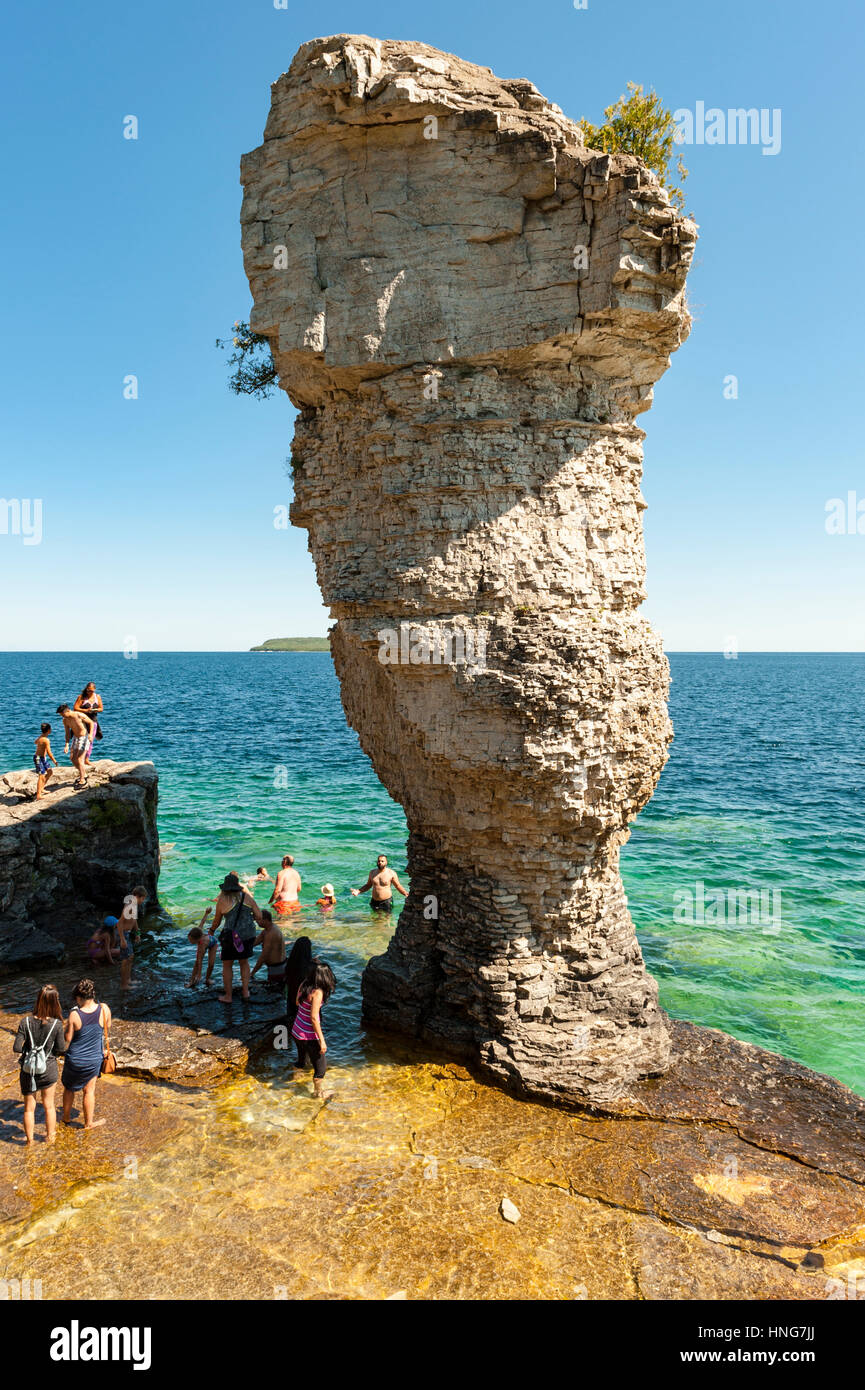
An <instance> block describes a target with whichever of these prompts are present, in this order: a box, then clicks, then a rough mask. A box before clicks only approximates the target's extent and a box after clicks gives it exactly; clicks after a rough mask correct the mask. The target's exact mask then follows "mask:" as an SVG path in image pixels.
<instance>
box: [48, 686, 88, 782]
mask: <svg viewBox="0 0 865 1390" xmlns="http://www.w3.org/2000/svg"><path fill="white" fill-rule="evenodd" d="M57 713H58V714H59V715H60V716H61V718H62V720H63V728H64V729H65V731H66V746H65V747H64V749H63V752H64V753H68V754H69V756H70V758H71V759H72V766H73V767H74V768H75V771H76V772H77V773H78V781H77V782H76V783H75V786H76V787H86V785H87V778H86V776H85V773H84V758H85V756H86V754H87V749H88V748H89V747H90V744H91V742H92V740H93V737H94V730H95V728H96V721H95V719H91V718H90V715H89V714H85V713H84V711H83V710H80V709H78V710H73V709H70V708H69V706H68V705H58V706H57Z"/></svg>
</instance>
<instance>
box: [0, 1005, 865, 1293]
mask: <svg viewBox="0 0 865 1390" xmlns="http://www.w3.org/2000/svg"><path fill="white" fill-rule="evenodd" d="M158 1026H159V1025H157V1024H154V1025H153V1027H154V1028H155V1027H158ZM670 1026H671V1035H672V1041H673V1059H672V1065H671V1068H670V1071H669V1073H668V1074H667V1076H666V1077H665V1078H664V1079H663V1080H662V1081H660V1082H652V1083H647V1084H645V1085H644V1086H642V1087H637V1088H635V1089H634V1092H633V1093H632V1094H630V1095H628V1096H627V1097H623V1098H622V1099H621V1100H620V1102H618V1109H619V1112H620V1113H619V1114H617V1115H613V1114H611V1113H600V1112H599V1111H598V1110H596V1111H595V1112H594V1113H591V1114H589V1113H586V1112H579V1113H568V1112H566V1111H564V1110H562V1109H560V1108H558V1107H553V1106H543V1105H539V1104H536V1103H530V1102H526V1101H522V1100H519V1099H516V1098H514V1097H513V1096H509V1095H507V1094H505V1093H503V1092H501V1091H499V1090H496V1089H492V1088H490V1087H487V1086H485V1085H483V1084H481V1083H479V1082H478V1081H477V1080H476V1079H475V1078H474V1077H472V1076H471V1075H470V1074H469V1073H468V1072H467V1071H466V1070H464V1069H463V1068H462V1067H460V1066H457V1065H454V1064H451V1063H443V1064H437V1063H430V1062H418V1061H417V1058H416V1054H413V1053H412V1052H411V1051H408V1050H405V1049H394V1048H392V1047H390V1046H388V1048H387V1050H384V1048H382V1047H380V1046H379V1045H378V1043H375V1042H370V1044H369V1052H368V1058H367V1062H366V1064H365V1065H364V1066H362V1067H354V1068H342V1067H340V1066H339V1065H338V1064H337V1065H334V1066H333V1068H332V1070H331V1071H330V1072H329V1074H328V1083H329V1084H330V1085H331V1086H332V1088H333V1091H334V1094H333V1096H332V1098H331V1099H330V1100H328V1101H327V1102H326V1103H325V1104H323V1105H322V1104H321V1103H319V1102H317V1101H315V1100H314V1099H313V1098H312V1096H311V1094H310V1086H309V1084H308V1082H301V1083H293V1082H292V1081H291V1080H290V1072H288V1071H287V1069H286V1064H285V1057H284V1054H282V1055H280V1054H278V1053H276V1052H272V1053H270V1054H265V1055H264V1056H263V1057H261V1058H259V1059H258V1061H257V1062H256V1073H255V1075H253V1074H250V1073H245V1074H241V1073H237V1074H235V1075H234V1076H233V1077H232V1078H231V1079H230V1080H228V1081H227V1082H225V1083H224V1084H222V1085H220V1086H218V1087H217V1088H216V1089H211V1090H209V1091H207V1092H204V1091H194V1090H187V1091H181V1090H178V1089H176V1088H174V1087H167V1086H161V1085H152V1084H150V1085H145V1084H142V1083H140V1082H138V1081H135V1080H123V1079H121V1080H119V1081H116V1080H115V1081H109V1082H103V1083H101V1084H100V1089H99V1113H100V1114H102V1115H105V1116H106V1118H107V1119H108V1121H109V1123H108V1125H106V1127H105V1129H104V1130H102V1131H98V1132H97V1131H94V1132H93V1133H92V1134H88V1135H85V1134H83V1133H82V1132H80V1131H76V1132H69V1133H64V1134H63V1135H61V1138H60V1140H59V1141H58V1144H57V1146H56V1148H55V1149H54V1151H53V1153H52V1152H48V1151H46V1150H45V1148H44V1145H42V1144H41V1143H40V1144H37V1145H36V1146H35V1150H34V1152H33V1153H31V1154H26V1153H25V1152H24V1150H23V1149H22V1148H21V1147H19V1146H18V1144H17V1143H16V1142H14V1141H15V1139H16V1138H17V1135H18V1132H19V1131H18V1124H17V1116H18V1113H19V1111H20V1104H19V1103H18V1102H15V1101H13V1100H11V1099H10V1098H9V1097H11V1096H12V1094H13V1092H12V1090H11V1088H10V1085H9V1083H10V1081H11V1080H12V1077H11V1074H10V1073H9V1072H7V1073H6V1074H5V1075H4V1077H3V1080H4V1081H5V1082H6V1083H7V1084H6V1087H5V1089H4V1090H3V1093H2V1094H3V1096H5V1097H6V1099H5V1100H4V1101H3V1102H2V1107H0V1114H2V1118H3V1129H2V1139H3V1140H4V1142H3V1143H0V1210H2V1212H3V1217H2V1224H0V1278H6V1279H15V1278H17V1279H24V1278H30V1279H31V1280H33V1279H37V1278H42V1280H43V1286H44V1287H43V1296H44V1297H45V1298H66V1297H73V1296H74V1297H81V1298H104V1297H113V1296H123V1297H125V1298H133V1299H134V1298H159V1297H170V1298H224V1297H225V1295H226V1291H227V1290H230V1292H231V1295H232V1297H236V1298H242V1297H249V1298H263V1299H273V1298H276V1299H282V1298H289V1299H298V1298H299V1299H307V1298H316V1299H322V1298H323V1299H380V1298H393V1297H405V1298H407V1299H410V1300H411V1299H429V1298H432V1299H447V1298H461V1299H517V1298H520V1299H523V1298H528V1299H554V1300H560V1299H566V1300H572V1299H578V1300H582V1299H589V1300H592V1299H617V1300H618V1299H621V1300H627V1299H640V1298H643V1299H704V1298H705V1299H720V1300H727V1299H740V1298H743V1299H756V1300H760V1299H796V1300H810V1299H820V1300H822V1299H827V1298H833V1297H834V1298H837V1297H840V1296H841V1294H839V1290H841V1291H842V1292H843V1291H844V1290H846V1289H848V1288H849V1287H850V1286H851V1283H852V1286H853V1287H856V1282H855V1281H856V1280H857V1279H858V1278H862V1279H863V1280H865V1162H863V1142H862V1119H863V1109H865V1102H863V1101H862V1100H861V1099H860V1098H859V1097H857V1096H855V1095H853V1093H852V1092H850V1091H848V1090H846V1088H845V1087H843V1086H841V1085H840V1084H839V1083H837V1082H834V1081H832V1080H830V1079H829V1078H826V1077H820V1076H817V1075H815V1074H814V1073H812V1072H808V1071H806V1070H805V1069H804V1068H802V1067H798V1066H796V1065H795V1064H794V1063H791V1062H787V1061H785V1060H784V1059H783V1058H778V1057H773V1056H772V1055H771V1054H769V1053H765V1052H761V1051H760V1050H759V1049H757V1048H751V1047H749V1046H747V1045H746V1044H741V1043H737V1042H735V1041H734V1040H732V1039H729V1038H726V1037H725V1036H724V1035H723V1034H720V1033H715V1032H713V1031H711V1030H708V1029H700V1028H694V1027H692V1026H691V1025H688V1024H677V1023H671V1025H670ZM130 1159H132V1160H134V1163H133V1165H132V1171H134V1173H135V1177H134V1178H131V1177H130V1176H129V1172H130V1166H129V1165H130ZM503 1198H507V1199H508V1200H509V1201H510V1202H512V1203H513V1205H514V1206H515V1207H516V1209H517V1211H518V1213H519V1220H517V1221H516V1222H515V1223H513V1224H511V1223H509V1222H507V1221H505V1220H504V1219H503V1217H502V1215H501V1206H502V1199H503ZM863 1287H865V1285H863Z"/></svg>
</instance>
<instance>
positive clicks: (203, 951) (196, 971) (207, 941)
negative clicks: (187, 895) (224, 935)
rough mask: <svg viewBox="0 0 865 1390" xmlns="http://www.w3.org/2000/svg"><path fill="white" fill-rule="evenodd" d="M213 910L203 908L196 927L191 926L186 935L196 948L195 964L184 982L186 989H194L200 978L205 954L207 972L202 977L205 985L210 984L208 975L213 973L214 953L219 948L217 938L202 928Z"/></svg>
mask: <svg viewBox="0 0 865 1390" xmlns="http://www.w3.org/2000/svg"><path fill="white" fill-rule="evenodd" d="M212 911H213V908H212V907H206V908H205V909H204V915H203V916H202V918H201V921H200V922H199V924H198V926H197V927H193V928H192V930H191V931H190V932H189V934H188V935H187V938H186V939H187V941H189V942H191V944H192V945H193V946H194V947H195V948H196V951H195V965H194V966H193V968H192V976H191V978H190V979H189V980H187V982H186V988H187V989H194V988H195V986H196V985H197V984H198V982H199V981H200V979H201V967H202V966H203V964H204V957H205V956H207V974H206V975H205V977H204V984H205V987H206V986H207V985H209V984H210V977H211V975H212V974H213V967H214V965H215V964H216V953H217V950H218V949H219V938H218V937H216V936H214V935H213V934H212V932H209V931H207V932H206V931H205V930H204V924H205V922H206V921H207V919H208V917H209V916H210V914H211V912H212Z"/></svg>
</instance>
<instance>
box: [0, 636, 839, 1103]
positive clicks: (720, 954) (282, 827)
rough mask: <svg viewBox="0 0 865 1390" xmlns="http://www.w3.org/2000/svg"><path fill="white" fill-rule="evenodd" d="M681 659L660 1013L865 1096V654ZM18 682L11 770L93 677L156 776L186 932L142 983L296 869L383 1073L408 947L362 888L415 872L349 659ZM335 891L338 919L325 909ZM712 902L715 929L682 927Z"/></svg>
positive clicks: (126, 663) (661, 840) (22, 671)
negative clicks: (369, 751) (757, 905)
mask: <svg viewBox="0 0 865 1390" xmlns="http://www.w3.org/2000/svg"><path fill="white" fill-rule="evenodd" d="M670 660H671V666H672V670H673V687H672V691H671V700H670V708H671V714H672V717H673V722H674V725H675V729H676V738H675V742H674V744H673V748H672V752H671V756H670V761H669V763H668V764H667V767H666V768H665V770H664V773H663V774H662V777H661V781H660V784H659V787H658V791H657V792H656V794H655V797H654V798H653V800H652V802H651V803H650V804H649V806H648V807H647V809H646V810H645V811H644V812H643V814H642V815H641V816H640V818H639V820H638V821H637V823H636V826H635V828H634V833H633V835H632V838H631V841H630V843H629V845H628V846H627V847H626V849H625V851H624V853H623V860H622V874H623V878H624V880H625V886H626V889H627V892H628V898H629V902H630V907H631V912H632V914H633V917H634V920H635V922H636V925H637V930H638V933H639V937H640V940H641V942H642V944H643V948H644V951H645V955H646V959H647V963H648V965H649V968H650V969H651V970H652V972H653V974H654V975H655V976H656V978H657V979H658V981H659V983H660V989H661V1000H662V1003H663V1005H664V1007H665V1008H666V1009H667V1010H668V1011H669V1012H670V1013H672V1014H674V1015H676V1016H678V1017H682V1018H689V1019H692V1020H693V1021H694V1022H698V1023H704V1024H709V1025H711V1026H713V1027H717V1028H722V1029H724V1030H725V1031H727V1032H729V1033H732V1034H733V1035H734V1036H736V1037H740V1038H743V1039H746V1040H747V1041H750V1042H755V1043H759V1044H761V1045H762V1046H764V1047H769V1048H771V1049H773V1050H774V1051H778V1052H782V1053H784V1054H786V1055H787V1056H790V1057H795V1058H797V1059H798V1060H799V1061H802V1062H804V1063H806V1064H807V1065H808V1066H811V1067H814V1068H816V1069H817V1070H820V1071H825V1072H828V1073H830V1074H831V1075H833V1076H837V1077H838V1078H839V1079H840V1080H842V1081H845V1082H847V1084H848V1085H851V1086H853V1087H855V1088H856V1089H857V1090H859V1091H863V1092H865V1009H863V1005H865V799H863V792H865V699H863V696H865V655H855V654H854V655H846V654H838V655H802V654H794V655H785V654H767V655H743V656H740V657H739V658H738V660H725V659H724V658H723V657H722V656H720V655H679V656H675V655H674V656H672V657H671V659H670ZM0 673H2V676H3V678H4V679H5V683H6V686H7V688H8V689H10V690H12V691H13V692H14V699H13V701H12V704H13V709H12V713H11V716H10V717H9V719H8V722H7V723H6V725H5V727H4V728H3V730H2V733H0V766H2V767H3V768H4V769H8V768H13V767H24V766H26V765H27V764H28V762H29V759H30V756H31V752H32V740H33V739H34V738H35V737H36V734H37V732H38V726H39V722H40V721H41V720H42V719H49V720H50V721H51V722H52V723H53V724H55V725H58V724H59V720H58V718H57V717H56V716H55V715H54V713H53V712H54V710H55V708H56V706H57V704H58V703H59V702H60V701H61V700H63V699H67V700H69V701H70V702H71V700H72V698H73V697H74V695H75V694H77V692H78V691H79V690H80V689H81V687H82V686H83V684H84V682H85V681H86V680H87V679H88V678H90V679H93V680H95V681H96V683H97V687H98V689H99V690H100V692H101V693H102V695H103V699H104V700H105V704H106V714H105V718H104V728H105V735H106V736H105V739H104V740H103V742H102V744H101V745H100V748H99V752H100V754H101V755H104V756H105V757H116V758H120V759H123V758H152V759H153V761H154V762H155V763H156V764H157V767H158V768H159V773H160V816H159V823H160V838H161V840H162V842H163V846H164V858H163V868H162V876H161V879H160V893H161V897H162V901H163V904H164V906H165V907H166V908H167V910H168V911H169V912H170V913H171V914H172V915H173V916H174V917H175V919H176V922H177V924H178V928H177V929H172V928H167V929H166V931H165V932H164V933H163V934H162V935H160V936H154V937H153V938H152V939H151V940H150V941H149V942H148V943H147V945H146V946H145V948H144V950H143V951H142V954H141V961H140V968H142V969H144V970H148V971H152V970H156V969H159V970H167V971H169V972H171V973H172V974H175V973H176V974H177V976H178V977H179V976H180V975H181V973H182V972H184V971H187V970H188V969H189V965H190V948H189V947H188V945H187V943H186V939H185V932H186V930H187V929H188V925H189V924H190V923H191V922H192V921H193V920H197V918H198V916H199V915H200V912H201V911H202V909H203V906H204V905H205V903H206V901H207V899H208V898H212V897H213V896H214V894H215V892H216V885H217V883H218V882H219V880H220V879H221V878H222V877H223V875H224V874H225V872H226V871H227V870H229V869H237V870H238V871H240V872H242V873H251V872H253V871H254V869H255V868H256V867H257V865H258V864H260V863H263V864H266V865H267V867H268V868H269V869H270V871H271V873H274V872H275V869H276V866H277V865H278V863H279V860H280V858H281V856H282V854H284V853H286V852H291V853H292V854H294V855H295V858H296V861H297V867H298V868H299V869H300V871H301V874H302V876H303V880H304V894H303V897H304V899H305V901H306V903H307V906H306V907H305V908H304V912H303V914H302V917H303V930H305V931H306V932H307V934H309V935H310V936H312V937H313V940H314V943H315V945H316V948H317V949H319V950H320V951H321V953H322V954H324V955H325V956H326V957H327V959H328V960H329V961H330V962H331V964H332V965H333V968H334V970H335V971H336V974H337V977H338V979H339V980H340V986H341V987H340V989H339V990H338V992H337V995H336V996H334V999H333V1000H332V1001H331V1003H330V1005H329V1006H328V1015H329V1018H328V1027H329V1033H328V1038H329V1042H330V1050H331V1052H332V1055H333V1060H334V1062H336V1063H341V1064H342V1065H349V1066H350V1065H360V1064H362V1062H363V1060H364V1058H365V1057H366V1056H368V1049H367V1048H366V1047H365V1043H364V1038H363V1033H362V1030H361V1028H360V1010H359V996H358V988H357V986H358V982H359V976H360V971H361V970H362V968H363V964H364V962H365V960H366V958H367V957H368V956H369V955H370V954H371V953H373V952H375V951H380V950H382V949H383V948H384V946H385V944H386V942H387V938H388V935H389V931H390V926H389V925H388V924H386V923H382V922H380V921H379V920H377V919H373V918H372V917H371V914H370V913H369V911H368V910H367V909H365V908H364V907H363V906H362V905H361V903H360V902H359V901H358V900H355V899H352V898H350V896H349V893H348V889H349V887H350V886H351V885H352V884H354V885H356V886H358V885H360V883H362V882H363V881H364V879H365V877H366V873H367V870H368V869H369V867H370V866H371V864H372V863H373V861H374V858H375V855H376V854H377V853H379V852H384V853H386V854H387V855H388V856H389V858H390V861H391V863H392V865H393V866H394V867H395V868H396V869H397V871H398V872H400V873H401V874H402V873H403V872H404V868H405V849H404V845H405V820H404V817H403V814H402V810H401V808H400V807H399V806H397V805H396V804H395V803H394V802H393V801H391V799H390V797H389V796H388V794H387V792H386V791H385V790H384V788H383V787H382V786H381V784H380V783H379V782H378V779H377V778H376V776H375V774H374V772H373V770H372V767H371V765H370V763H369V761H368V759H367V758H366V757H365V756H364V754H363V753H362V752H361V751H360V748H359V746H358V743H357V739H356V737H355V735H354V734H353V733H352V732H351V730H349V729H348V728H347V727H346V724H345V719H344V716H343V713H342V707H341V705H340V701H339V691H338V686H337V681H336V677H335V675H334V673H333V667H332V665H331V661H330V657H329V656H328V654H327V653H315V652H313V653H298V654H294V653H291V654H273V655H265V654H253V653H236V654H235V653H232V654H219V653H214V654H210V653H193V654H180V653H167V654H159V653H142V654H140V655H139V657H138V659H137V660H134V661H133V660H124V659H123V657H122V656H121V655H119V654H114V653H97V654H93V655H81V654H80V653H75V654H68V655H67V654H62V653H47V654H39V653H27V654H10V653H6V654H0ZM54 744H55V752H57V753H58V756H59V754H60V750H62V746H63V744H62V737H61V738H60V740H59V748H58V746H57V745H58V739H57V738H56V737H55V740H54ZM168 846H172V847H171V848H168ZM326 880H330V881H331V882H333V883H334V884H335V886H336V890H337V895H338V899H339V902H338V906H337V910H336V911H335V912H334V913H333V914H332V916H331V917H330V918H327V919H325V918H323V917H322V915H321V914H320V913H319V912H318V911H317V910H316V909H315V908H314V907H313V906H312V904H313V903H314V900H315V898H316V897H317V896H318V892H319V888H320V885H321V884H322V883H324V882H325V881H326ZM698 883H702V884H703V885H704V889H703V892H704V897H705V898H706V899H708V900H709V903H710V908H709V911H708V912H707V913H705V914H704V915H705V917H706V918H707V919H708V920H703V921H699V920H696V912H693V913H692V916H691V920H682V918H683V917H684V915H685V912H686V909H687V906H688V898H687V896H686V895H687V894H689V893H690V894H691V897H692V900H695V899H696V896H697V894H698V891H699V890H698V889H697V888H696V885H697V884H698ZM716 889H723V890H724V891H725V893H727V892H729V890H731V889H732V890H736V889H740V890H748V891H751V892H759V891H761V890H762V892H763V893H764V895H765V902H766V906H767V909H768V910H767V913H766V918H767V919H768V920H762V921H751V922H743V921H741V920H736V917H735V913H734V912H731V911H730V910H729V907H725V911H724V913H723V915H721V914H718V913H716V920H714V921H713V920H710V919H711V901H712V898H711V890H716ZM772 894H774V895H775V896H774V897H772V896H771V895H772ZM258 896H259V901H260V902H261V903H262V904H263V903H264V902H265V900H266V896H267V895H266V894H265V893H264V892H262V891H259V895H258Z"/></svg>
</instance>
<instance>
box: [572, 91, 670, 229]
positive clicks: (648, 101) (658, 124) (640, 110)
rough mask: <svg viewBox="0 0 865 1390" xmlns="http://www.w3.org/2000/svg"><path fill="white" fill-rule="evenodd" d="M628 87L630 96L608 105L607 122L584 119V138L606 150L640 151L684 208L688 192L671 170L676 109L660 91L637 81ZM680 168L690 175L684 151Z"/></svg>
mask: <svg viewBox="0 0 865 1390" xmlns="http://www.w3.org/2000/svg"><path fill="white" fill-rule="evenodd" d="M628 91H629V93H630V96H628V97H624V96H621V97H619V100H618V101H616V102H614V103H613V105H612V106H608V107H607V109H606V111H605V112H604V124H603V125H592V123H591V121H580V125H581V126H582V130H583V139H584V140H585V142H586V144H587V145H588V147H589V149H592V150H603V151H604V152H605V153H606V154H636V155H639V157H640V159H643V160H645V162H646V164H648V166H649V168H650V169H651V170H653V172H654V173H656V174H657V175H658V178H659V179H660V181H661V186H662V188H666V190H667V192H668V193H669V195H670V198H671V200H672V202H673V203H674V204H675V205H676V207H677V208H681V207H682V205H683V203H684V201H685V195H684V193H683V192H682V190H681V188H678V187H677V186H676V184H674V183H673V181H672V176H671V173H670V160H671V159H672V157H673V145H674V144H675V135H676V122H675V121H674V120H673V115H672V112H670V111H668V110H667V109H666V107H664V106H662V105H661V98H660V97H659V96H658V94H657V93H656V92H654V91H652V92H649V93H648V95H645V94H644V92H643V89H642V87H638V86H637V84H636V82H629V83H628ZM676 171H677V173H678V175H679V178H680V179H686V178H687V177H688V171H687V169H686V168H685V166H684V164H683V163H682V158H681V155H678V156H677V157H676Z"/></svg>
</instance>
